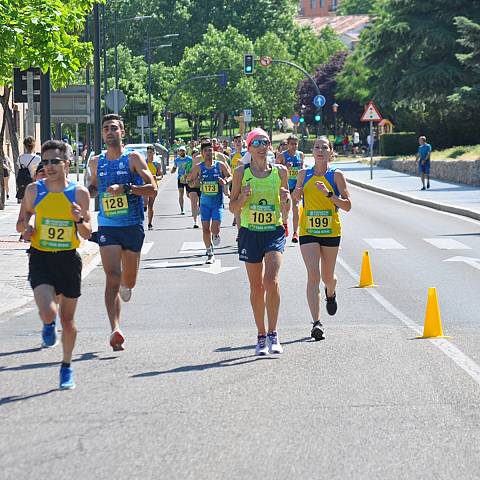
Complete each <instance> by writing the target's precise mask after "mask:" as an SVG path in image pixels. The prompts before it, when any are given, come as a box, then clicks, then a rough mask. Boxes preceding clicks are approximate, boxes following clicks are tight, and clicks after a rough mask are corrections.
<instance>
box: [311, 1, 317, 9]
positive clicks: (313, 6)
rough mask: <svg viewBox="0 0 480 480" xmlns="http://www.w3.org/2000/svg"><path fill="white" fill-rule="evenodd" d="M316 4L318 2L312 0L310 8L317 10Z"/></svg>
mask: <svg viewBox="0 0 480 480" xmlns="http://www.w3.org/2000/svg"><path fill="white" fill-rule="evenodd" d="M315 4H316V0H310V8H311V9H312V10H315Z"/></svg>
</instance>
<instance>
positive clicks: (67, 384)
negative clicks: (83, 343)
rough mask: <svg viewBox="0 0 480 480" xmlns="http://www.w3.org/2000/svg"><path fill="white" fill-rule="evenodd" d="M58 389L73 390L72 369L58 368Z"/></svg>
mask: <svg viewBox="0 0 480 480" xmlns="http://www.w3.org/2000/svg"><path fill="white" fill-rule="evenodd" d="M60 388H61V389H62V390H72V389H73V388H75V382H74V381H73V368H72V367H61V368H60Z"/></svg>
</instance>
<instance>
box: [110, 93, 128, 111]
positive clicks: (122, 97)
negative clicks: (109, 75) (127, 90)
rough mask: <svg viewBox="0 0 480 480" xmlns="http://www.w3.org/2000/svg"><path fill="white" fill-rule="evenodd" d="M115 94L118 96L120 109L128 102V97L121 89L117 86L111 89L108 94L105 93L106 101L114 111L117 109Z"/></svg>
mask: <svg viewBox="0 0 480 480" xmlns="http://www.w3.org/2000/svg"><path fill="white" fill-rule="evenodd" d="M115 93H116V95H115ZM115 96H116V97H117V102H118V111H120V110H121V109H122V108H123V107H124V106H125V105H126V104H127V97H126V96H125V94H124V93H123V92H122V91H121V90H119V89H115V88H114V89H112V90H110V91H109V92H108V93H107V95H105V103H106V104H107V107H108V109H109V110H111V111H112V112H113V111H115Z"/></svg>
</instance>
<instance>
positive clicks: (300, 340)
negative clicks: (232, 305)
mask: <svg viewBox="0 0 480 480" xmlns="http://www.w3.org/2000/svg"><path fill="white" fill-rule="evenodd" d="M309 341H312V342H314V341H315V340H313V338H311V337H303V338H298V339H297V340H290V341H288V342H284V341H282V345H292V344H293V343H303V342H309ZM254 348H255V345H242V346H240V347H220V348H217V349H216V350H214V352H216V353H224V352H238V351H241V350H252V349H254Z"/></svg>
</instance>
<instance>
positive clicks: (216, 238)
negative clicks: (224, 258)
mask: <svg viewBox="0 0 480 480" xmlns="http://www.w3.org/2000/svg"><path fill="white" fill-rule="evenodd" d="M212 243H213V246H214V247H218V246H219V245H220V235H212Z"/></svg>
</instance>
